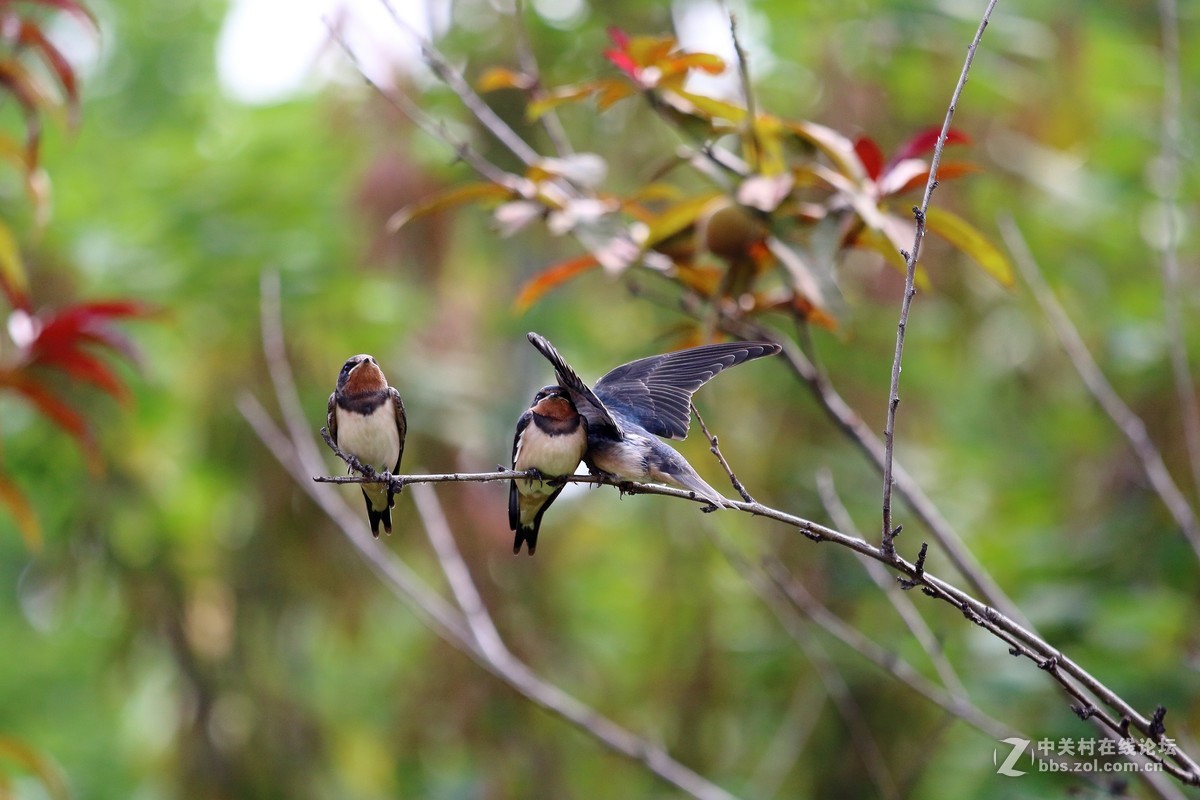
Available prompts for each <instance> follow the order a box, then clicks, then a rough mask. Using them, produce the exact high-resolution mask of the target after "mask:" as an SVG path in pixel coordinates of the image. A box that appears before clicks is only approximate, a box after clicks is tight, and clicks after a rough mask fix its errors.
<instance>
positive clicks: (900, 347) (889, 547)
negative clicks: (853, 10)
mask: <svg viewBox="0 0 1200 800" xmlns="http://www.w3.org/2000/svg"><path fill="white" fill-rule="evenodd" d="M995 7H996V0H988V4H987V8H986V9H984V12H983V19H982V20H980V22H979V29H978V30H977V31H976V32H975V38H974V39H972V40H971V44H970V46H969V47H967V60H966V61H965V62H964V63H963V68H962V73H961V74H960V75H959V76H958V84H957V85H956V86H955V87H954V94H953V95H951V96H950V107H949V108H948V109H946V121H945V122H943V123H942V132H941V133H940V134H938V139H937V145H936V146H935V147H934V149H933V159H932V161H930V163H929V178H928V180H926V182H925V196H924V197H922V198H921V206H920V207H919V208H916V207H914V208H913V216H915V217H916V219H917V226H916V234H915V236H914V237H913V246H912V252H909V253H904V252H902V253H901V254H902V255H903V256H904V262H905V267H906V269H905V274H904V299H903V300H902V301H901V304H900V323H899V325H897V327H896V355H895V357H894V358H893V359H892V382H891V386H890V388H889V389H888V406H887V422H886V423H885V425H884V429H883V536H882V541H883V552H884V554H885V555H888V556H892V555H895V552H896V547H895V545H894V544H892V540H893V539H894V538H895V537H896V534H897V533H899V532H900V530H899V528H893V527H892V455H893V451H894V450H895V435H896V407H897V406H899V405H900V362H901V359H902V358H903V357H904V333H905V331H906V329H907V328H908V311H909V308H911V307H912V299H913V295H915V294H916V293H917V290H916V287H915V286H914V284H913V281H914V278H915V276H916V271H917V259H918V258H919V257H920V255H921V242H922V241H923V240H924V238H925V215H926V214H927V213H928V212H929V200H930V198H931V197H933V190H934V189H935V188H936V187H937V172H938V165H939V164H940V163H941V161H942V150H943V149H944V148H945V146H946V137H947V136H948V135H949V134H950V122H951V121H952V120H953V119H954V110H955V109H956V108H957V107H958V98H959V97H960V96H961V95H962V91H963V87H964V86H966V85H967V74H968V73H969V72H970V71H971V62H972V61H974V60H975V50H976V48H978V47H979V41H980V40H981V39H982V38H983V32H984V31H985V30H986V29H987V25H988V19H989V18H990V17H991V15H992V9H993V8H995Z"/></svg>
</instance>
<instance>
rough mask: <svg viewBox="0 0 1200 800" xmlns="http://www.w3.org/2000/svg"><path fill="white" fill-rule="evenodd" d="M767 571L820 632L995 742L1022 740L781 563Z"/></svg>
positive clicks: (772, 562) (775, 562)
mask: <svg viewBox="0 0 1200 800" xmlns="http://www.w3.org/2000/svg"><path fill="white" fill-rule="evenodd" d="M764 571H765V572H766V575H767V577H769V578H770V579H771V582H772V583H773V584H774V586H775V588H776V589H777V590H778V591H779V593H780V595H781V596H782V597H784V598H786V599H787V600H788V602H790V603H791V604H792V605H794V606H795V607H796V608H797V609H798V610H799V611H801V612H802V613H803V614H804V615H805V616H806V617H808V618H809V619H811V620H812V621H813V623H814V624H816V625H817V626H818V627H819V628H821V629H822V630H824V631H825V632H826V633H829V634H830V635H831V636H833V637H834V638H836V639H838V640H840V641H841V642H842V643H843V644H845V645H846V646H847V647H849V648H850V649H851V650H854V651H855V652H856V653H858V654H859V655H861V656H862V657H863V658H865V659H867V660H868V661H870V662H871V663H873V664H875V666H877V667H879V668H880V669H881V670H883V671H884V672H886V673H887V674H888V675H891V676H892V677H893V678H895V679H896V680H898V681H900V682H901V683H903V684H904V685H906V686H908V687H909V688H910V689H912V690H913V691H914V692H916V693H917V694H919V695H921V696H922V697H924V698H925V699H926V700H929V701H930V702H931V703H933V704H934V705H937V706H939V707H940V708H942V709H943V710H944V711H946V712H947V713H949V714H950V715H952V716H955V717H957V718H959V719H961V720H963V721H964V722H966V723H968V724H969V725H971V726H972V727H974V728H977V729H978V730H980V731H982V732H983V733H986V734H987V735H988V736H991V737H993V738H995V739H1004V738H1006V737H1009V736H1018V735H1020V734H1019V732H1017V731H1015V730H1013V729H1012V728H1010V727H1008V726H1007V725H1005V724H1004V723H1002V722H1000V721H998V720H996V719H993V718H992V717H990V716H988V715H987V714H984V713H983V712H982V711H980V710H979V709H978V708H976V707H975V706H974V705H972V704H971V702H970V701H969V700H967V699H966V698H965V697H963V698H959V697H955V696H953V695H952V694H951V693H950V692H947V691H946V690H945V689H942V688H940V687H939V686H936V685H935V684H934V683H933V682H931V681H930V680H929V679H927V678H926V677H925V676H923V675H921V673H919V672H918V671H917V670H916V669H915V668H914V667H913V666H912V665H911V664H909V663H908V662H907V661H905V660H903V659H902V658H900V657H899V656H897V655H896V654H895V653H892V652H889V651H888V650H885V649H884V648H883V647H881V646H880V645H879V644H877V643H876V642H874V641H872V640H871V639H869V638H867V637H866V636H864V635H863V634H862V633H861V632H860V631H858V630H856V629H855V628H853V627H851V626H850V625H848V624H847V623H846V622H845V621H843V620H842V619H841V618H840V617H838V616H837V615H836V614H834V613H833V612H832V611H830V610H829V609H828V608H826V607H825V606H824V605H823V604H822V603H821V602H820V601H818V600H817V599H816V598H815V597H813V596H812V594H811V593H809V591H808V590H807V589H805V588H804V585H803V584H802V583H800V582H799V581H797V580H796V579H795V578H794V577H792V574H791V573H790V572H789V571H788V570H787V569H786V568H785V567H784V566H783V564H782V563H780V562H779V561H778V560H777V559H773V558H771V559H768V560H767V563H766V565H765V569H764Z"/></svg>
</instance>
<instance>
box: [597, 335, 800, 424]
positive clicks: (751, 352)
mask: <svg viewBox="0 0 1200 800" xmlns="http://www.w3.org/2000/svg"><path fill="white" fill-rule="evenodd" d="M779 349H780V348H779V345H777V344H771V343H769V342H725V343H722V344H706V345H702V346H700V347H693V348H690V349H688V350H679V351H676V352H674V353H663V354H662V355H657V356H650V357H649V358H642V359H638V360H637V361H631V362H630V363H628V364H622V365H621V366H619V367H617V368H616V369H614V370H613V371H612V372H610V373H608V374H607V375H605V376H604V377H603V378H601V379H600V380H599V381H597V382H596V388H595V396H596V397H598V398H599V399H600V401H602V402H603V404H604V405H607V406H608V407H609V408H611V409H613V410H614V411H616V412H617V413H618V414H619V415H621V416H627V417H629V418H630V419H632V420H634V421H636V422H637V424H639V425H640V426H642V427H643V428H645V429H646V430H648V431H650V432H651V433H653V434H655V435H657V436H665V437H667V438H669V439H685V438H687V434H688V427H689V426H690V424H691V421H692V419H691V402H692V395H693V394H695V393H696V390H697V389H699V388H700V387H701V386H703V385H704V384H705V383H707V382H708V381H709V380H711V379H712V378H713V377H714V376H715V375H716V374H717V373H718V372H720V371H721V370H723V369H727V368H729V367H733V366H736V365H738V364H741V363H743V362H745V361H751V360H753V359H755V358H762V357H763V356H769V355H774V354H775V353H778V352H779Z"/></svg>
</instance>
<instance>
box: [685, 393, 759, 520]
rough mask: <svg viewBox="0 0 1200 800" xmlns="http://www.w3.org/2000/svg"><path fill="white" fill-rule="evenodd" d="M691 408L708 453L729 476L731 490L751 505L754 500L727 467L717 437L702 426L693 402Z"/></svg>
mask: <svg viewBox="0 0 1200 800" xmlns="http://www.w3.org/2000/svg"><path fill="white" fill-rule="evenodd" d="M691 406H692V413H693V414H695V415H696V421H697V422H699V423H700V430H701V431H703V432H704V438H705V439H708V445H709V446H708V450H709V452H710V453H712V454H713V455H714V456H716V457H717V461H718V462H719V463H720V464H721V469H723V470H725V474H726V475H728V476H729V482H730V483H731V484H733V488H734V489H735V490H736V491H737V493H738V494H740V495H741V496H742V499H743V500H745V501H746V502H747V503H753V502H754V498H753V497H751V496H750V492H748V491H746V487H745V486H744V485H742V482H741V481H740V480H738V476H737V475H735V474H733V467H731V466H729V462H728V461H726V460H725V456H724V454H723V453H722V452H721V448H720V446H719V445H718V444H717V437H716V436H714V435H713V434H712V433H711V432H710V431H709V430H708V426H707V425H705V424H704V418H703V417H701V416H700V409H698V408H696V404H695V403H694V402H693V403H691Z"/></svg>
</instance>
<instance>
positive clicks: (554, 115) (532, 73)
mask: <svg viewBox="0 0 1200 800" xmlns="http://www.w3.org/2000/svg"><path fill="white" fill-rule="evenodd" d="M525 17H526V13H525V0H515V3H514V6H513V25H514V30H515V31H516V37H515V38H516V47H517V60H518V62H519V63H520V65H521V72H522V73H524V74H525V75H526V76H527V77H528V78H529V79H530V81H531V82H532V85H531V86H530V87H529V93H530V97H531V98H533V99H534V100H540V99H542V98H543V97H545V96H546V90H545V87H543V86H542V72H541V70H540V69H539V68H538V63H537V58H535V57H534V55H533V45H532V44H531V43H530V41H529V32H528V31H527V30H526V29H525ZM539 121H540V122H541V123H542V129H543V130H545V131H546V137H547V138H548V139H549V140H550V146H551V147H553V148H554V152H555V153H557V154H558V157H559V158H564V157H566V156H569V155H571V153H572V152H574V150H573V148H572V147H571V140H570V139H569V138H568V137H567V132H566V130H565V129H564V128H563V125H562V121H561V120H559V118H558V112H557V111H555V110H554V109H553V108H549V109H546V111H545V112H544V113H543V114H542V115H541V117H540V118H539Z"/></svg>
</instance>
